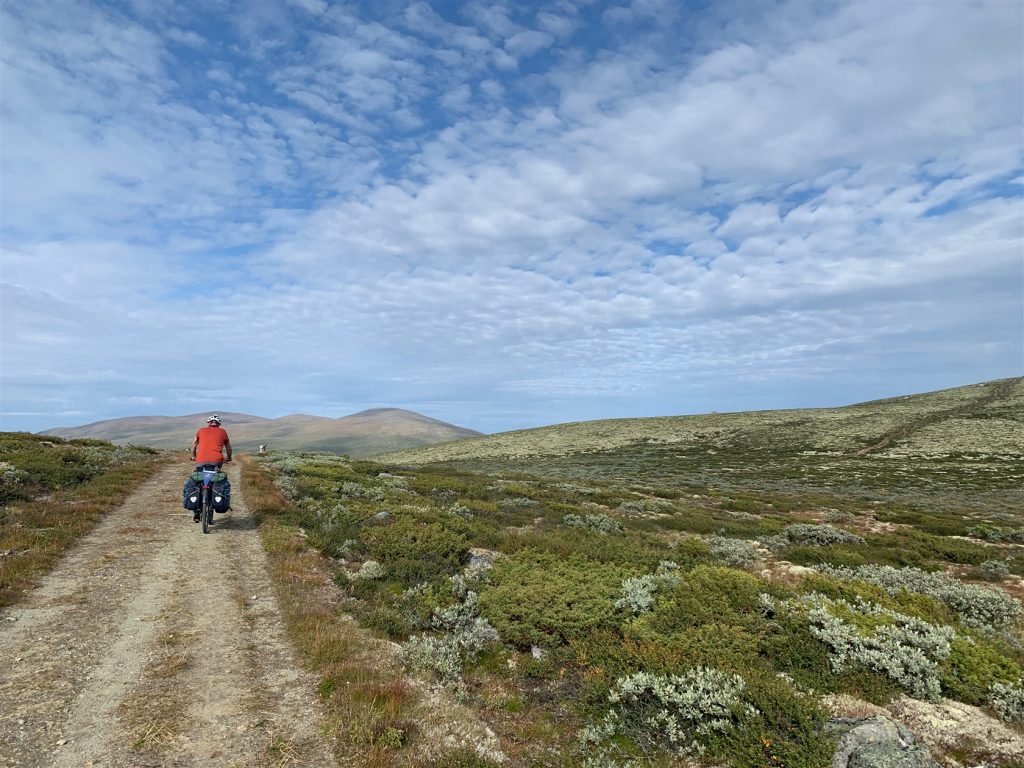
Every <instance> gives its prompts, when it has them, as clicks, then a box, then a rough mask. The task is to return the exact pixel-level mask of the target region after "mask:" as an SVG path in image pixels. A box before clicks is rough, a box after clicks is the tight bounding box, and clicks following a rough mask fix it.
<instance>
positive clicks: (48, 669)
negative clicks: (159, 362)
mask: <svg viewBox="0 0 1024 768" xmlns="http://www.w3.org/2000/svg"><path fill="white" fill-rule="evenodd" d="M227 468H228V474H229V476H230V479H231V482H232V486H233V497H232V505H233V507H234V510H233V511H232V512H229V513H227V514H225V515H217V518H216V521H215V523H216V525H215V526H214V528H213V529H212V530H211V532H210V533H209V534H207V535H205V536H204V535H203V534H202V532H201V531H200V530H199V526H198V524H193V523H192V517H191V513H188V512H186V511H184V510H182V508H181V503H180V500H181V485H182V482H183V479H184V477H185V475H186V474H187V472H188V467H186V466H184V465H179V466H174V467H169V468H167V469H165V470H163V471H161V472H160V473H159V474H157V475H156V476H155V477H154V478H152V479H151V480H150V481H148V482H147V483H145V484H144V485H143V486H141V487H139V488H138V489H136V490H135V491H134V492H133V493H131V495H130V496H129V498H128V499H127V501H126V502H125V503H124V504H123V505H121V506H120V507H119V508H117V509H116V510H113V511H112V512H111V513H110V514H109V515H108V516H107V517H106V518H105V519H104V520H103V521H102V522H101V523H100V524H99V525H98V526H97V527H96V528H95V529H94V530H93V531H92V533H90V534H89V535H88V536H87V537H85V538H84V539H83V540H82V541H81V542H79V544H78V545H77V546H76V547H75V548H74V549H72V550H71V551H70V552H69V553H68V554H67V555H66V556H65V557H64V558H63V560H62V561H61V562H60V563H59V564H58V566H57V568H56V569H55V570H54V571H53V572H52V573H50V574H49V575H48V576H47V577H46V578H45V579H44V580H43V582H42V583H41V585H40V586H39V587H38V588H37V589H36V590H34V591H33V592H32V593H31V595H30V596H29V597H28V599H27V600H26V601H25V602H24V603H22V604H21V605H20V606H17V607H15V608H9V609H5V610H3V611H0V766H26V767H27V768H35V767H36V766H59V767H67V768H70V767H71V766H74V767H75V768H83V767H85V766H93V767H94V768H101V767H103V768H107V767H108V766H110V767H116V766H211V767H212V766H217V768H226V767H227V766H240V767H241V766H246V767H248V766H277V765H288V766H330V765H334V761H333V759H332V757H331V753H332V750H331V745H330V743H329V742H328V740H327V738H326V737H325V736H323V735H322V730H321V728H320V725H321V720H320V710H319V703H318V702H317V700H316V695H315V681H313V680H311V679H310V678H309V676H308V675H307V674H306V673H304V672H302V671H301V670H299V668H298V667H297V665H296V663H295V660H294V658H293V656H292V651H291V647H290V646H289V644H288V640H287V638H286V636H285V631H284V627H283V624H282V620H281V617H280V613H279V610H278V606H277V603H276V601H275V599H274V595H273V591H272V589H271V585H270V582H269V578H268V575H267V570H266V564H265V557H264V553H263V550H262V548H261V546H260V542H259V538H258V536H257V533H256V530H255V522H254V520H253V518H252V516H251V515H250V514H249V512H248V511H247V510H246V508H245V503H244V499H243V498H242V493H241V488H240V483H239V471H238V469H237V468H236V466H235V465H233V464H229V465H227Z"/></svg>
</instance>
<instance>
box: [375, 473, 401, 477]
mask: <svg viewBox="0 0 1024 768" xmlns="http://www.w3.org/2000/svg"><path fill="white" fill-rule="evenodd" d="M377 477H398V475H392V474H391V473H390V472H378V473H377Z"/></svg>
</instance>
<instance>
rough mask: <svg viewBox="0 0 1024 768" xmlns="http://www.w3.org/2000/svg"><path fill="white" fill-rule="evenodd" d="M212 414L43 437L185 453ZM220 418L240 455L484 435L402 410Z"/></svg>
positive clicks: (398, 445)
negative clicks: (261, 449)
mask: <svg viewBox="0 0 1024 768" xmlns="http://www.w3.org/2000/svg"><path fill="white" fill-rule="evenodd" d="M208 415H209V414H208V413H206V412H204V413H194V414H190V415H187V416H132V417H128V418H123V419H111V420H107V421H98V422H96V423H94V424H87V425H85V426H81V427H63V428H57V429H50V430H47V431H46V432H44V434H47V435H56V436H58V437H64V438H81V437H89V438H95V439H98V440H109V441H110V442H112V443H119V444H122V445H125V444H131V445H148V446H151V447H153V448H170V449H178V448H180V449H182V450H185V449H187V448H188V447H189V445H191V443H192V437H193V435H195V431H196V430H197V429H198V428H199V427H201V426H203V422H204V420H205V418H206V417H207V416H208ZM220 416H221V418H222V419H223V426H224V428H225V429H227V430H228V434H230V435H231V442H232V444H233V445H234V446H235V449H236V450H239V451H255V450H257V449H258V447H259V446H260V445H261V444H264V443H266V444H268V445H269V446H270V448H271V449H272V450H299V451H333V452H336V453H345V454H348V455H350V456H366V455H369V454H372V453H380V452H382V451H389V450H392V451H393V450H399V449H403V448H410V447H414V446H422V445H430V444H433V443H440V442H446V441H449V440H460V439H462V438H465V437H473V436H478V435H480V433H479V432H476V431H474V430H472V429H466V428H464V427H458V426H455V425H454V424H448V423H446V422H443V421H439V420H437V419H432V418H430V417H429V416H424V415H422V414H420V413H415V412H414V411H407V410H403V409H401V408H374V409H371V410H368V411H362V412H360V413H355V414H352V415H350V416H343V417H342V418H340V419H331V418H327V417H325V416H310V415H306V414H293V415H290V416H282V417H281V418H277V419H268V418H264V417H261V416H252V415H249V414H245V413H226V412H222V413H221V414H220Z"/></svg>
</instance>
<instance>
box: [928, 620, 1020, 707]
mask: <svg viewBox="0 0 1024 768" xmlns="http://www.w3.org/2000/svg"><path fill="white" fill-rule="evenodd" d="M1021 676H1022V672H1021V668H1020V666H1019V665H1018V664H1017V663H1016V662H1015V661H1013V660H1012V659H1009V658H1007V657H1006V656H1004V655H1003V654H1001V653H999V652H998V651H997V650H995V649H994V648H992V647H990V646H989V645H988V644H987V643H984V642H981V641H978V640H973V639H971V638H969V637H957V638H955V639H954V640H953V642H952V643H951V644H950V654H949V658H948V659H946V661H945V662H944V663H943V665H942V676H941V680H942V690H943V693H945V695H947V696H949V697H950V698H953V699H956V700H957V701H962V702H964V703H965V704H973V705H974V706H983V705H984V704H986V703H988V698H989V691H990V689H991V688H992V686H993V685H994V684H996V683H1003V684H1008V683H1012V682H1014V681H1015V680H1017V679H1019V678H1020V677H1021Z"/></svg>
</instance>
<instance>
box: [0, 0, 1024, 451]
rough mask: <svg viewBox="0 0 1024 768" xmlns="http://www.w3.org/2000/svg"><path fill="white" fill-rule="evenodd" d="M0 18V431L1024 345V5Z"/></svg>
mask: <svg viewBox="0 0 1024 768" xmlns="http://www.w3.org/2000/svg"><path fill="white" fill-rule="evenodd" d="M0 13H2V15H3V18H2V23H0V35H2V38H3V39H2V41H0V43H2V45H0V56H2V59H3V70H2V75H0V77H2V79H0V88H2V93H3V98H2V106H0V110H2V126H0V127H2V133H0V150H2V154H0V163H2V167H0V182H2V184H0V195H2V199H0V235H2V248H3V250H2V271H0V280H2V287H3V305H2V311H3V315H2V328H0V331H2V341H3V352H2V358H0V363H2V370H0V377H2V379H0V383H2V409H0V412H2V416H0V419H2V428H4V429H30V430H39V429H45V428H47V427H54V426H65V425H74V424H82V423H86V422H91V421H96V420H99V419H104V418H114V417H120V416H128V415H139V414H169V415H175V414H184V413H193V412H200V411H205V410H218V411H243V412H249V413H256V414H260V415H266V416H280V415H284V414H287V413H296V412H305V413H316V414H321V415H327V416H341V415H345V414H347V413H351V412H354V411H358V410H362V409H364V408H370V407H377V406H389V405H390V406H399V407H406V408H411V409H414V410H418V411H421V412H423V413H427V414H429V415H431V416H435V417H437V418H441V419H445V420H449V421H453V422H456V423H459V424H463V425H466V426H470V427H474V428H476V429H480V430H483V431H498V430H503V429H513V428H520V427H528V426H537V425H541V424H547V423H554V422H560V421H570V420H580V419H595V418H605V417H618V416H642V415H662V414H679V413H701V412H707V411H712V410H717V411H726V410H746V409H754V408H785V407H799V406H822V405H839V404H845V403H850V402H856V401H860V400H866V399H871V398H876V397H884V396H891V395H897V394H905V393H910V392H918V391H926V390H931V389H938V388H942V387H948V386H957V385H960V384H967V383H973V382H977V381H982V380H986V379H992V378H998V377H1004V376H1014V375H1021V374H1022V373H1024V352H1022V348H1024V194H1022V189H1024V188H1022V184H1024V138H1022V137H1024V101H1022V99H1024V96H1022V94H1024V43H1022V38H1024V36H1022V35H1021V29H1022V28H1024V6H1022V4H1021V3H1017V2H954V1H951V2H941V3H935V2H921V3H915V2H896V3H893V2H870V1H869V2H850V3H830V2H808V1H807V0H801V1H800V2H792V3H787V2H770V3H769V2H764V3H761V2H714V3H711V2H699V3H681V2H665V1H664V0H632V1H630V0H620V1H619V2H586V1H585V0H584V1H577V2H547V3H537V4H532V3H514V2H460V3H455V2H445V3H441V2H433V3H431V2H426V1H420V2H387V1H385V2H374V3H354V2H347V3H335V2H328V1H327V0H291V1H290V2H284V1H283V0H282V1H279V2H266V1H264V0H249V1H248V2H231V1H230V0H207V1H206V2H202V3H189V2H168V1H165V0H135V1H134V2H132V1H130V0H126V1H125V2H108V3H88V2H63V1H61V0H57V1H55V2H47V3H7V4H5V6H4V7H3V9H2V10H0Z"/></svg>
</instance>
